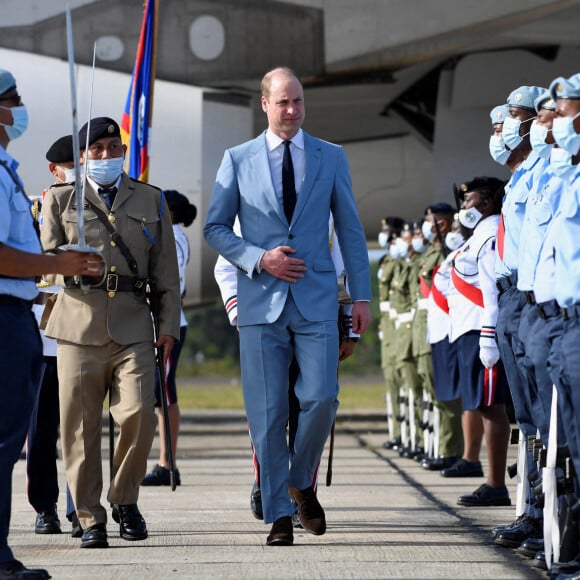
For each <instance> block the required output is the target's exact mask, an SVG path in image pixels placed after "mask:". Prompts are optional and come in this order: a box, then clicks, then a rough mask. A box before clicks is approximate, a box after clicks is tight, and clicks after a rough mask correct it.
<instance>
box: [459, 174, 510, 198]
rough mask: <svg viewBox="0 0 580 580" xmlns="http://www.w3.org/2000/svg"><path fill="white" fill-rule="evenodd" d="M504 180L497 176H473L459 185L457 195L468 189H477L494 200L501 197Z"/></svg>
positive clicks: (461, 195) (461, 194)
mask: <svg viewBox="0 0 580 580" xmlns="http://www.w3.org/2000/svg"><path fill="white" fill-rule="evenodd" d="M504 185H505V182H504V181H502V180H501V179H498V178H497V177H474V178H473V179H472V180H471V181H466V182H465V183H462V184H461V185H460V186H459V196H460V199H463V196H464V195H465V194H466V193H467V192H468V191H477V192H479V193H480V194H481V195H484V196H485V197H491V198H493V199H494V200H497V199H501V198H503V195H504V189H503V188H504Z"/></svg>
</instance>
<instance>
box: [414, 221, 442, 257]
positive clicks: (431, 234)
mask: <svg viewBox="0 0 580 580" xmlns="http://www.w3.org/2000/svg"><path fill="white" fill-rule="evenodd" d="M432 229H433V224H432V223H431V222H428V221H427V220H425V221H424V222H423V225H422V226H421V231H422V232H423V237H424V238H425V239H426V240H427V241H428V242H430V243H431V244H432V243H433V242H434V241H435V237H436V236H437V231H432ZM415 251H417V250H415Z"/></svg>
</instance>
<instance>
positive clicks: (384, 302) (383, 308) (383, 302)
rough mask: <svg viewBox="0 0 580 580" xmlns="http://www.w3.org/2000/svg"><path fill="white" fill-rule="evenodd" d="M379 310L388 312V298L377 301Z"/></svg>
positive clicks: (389, 304)
mask: <svg viewBox="0 0 580 580" xmlns="http://www.w3.org/2000/svg"><path fill="white" fill-rule="evenodd" d="M379 310H380V311H381V312H389V310H391V303H390V302H389V301H388V300H381V301H380V302H379Z"/></svg>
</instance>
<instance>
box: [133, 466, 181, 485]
mask: <svg viewBox="0 0 580 580" xmlns="http://www.w3.org/2000/svg"><path fill="white" fill-rule="evenodd" d="M173 476H174V478H175V485H181V476H180V475H179V469H176V470H175V471H174V472H173ZM141 485H171V472H170V471H169V469H167V468H166V467H163V465H159V464H157V465H156V466H155V467H154V468H153V469H152V470H151V472H150V473H148V474H147V475H146V476H145V477H144V478H143V481H142V482H141Z"/></svg>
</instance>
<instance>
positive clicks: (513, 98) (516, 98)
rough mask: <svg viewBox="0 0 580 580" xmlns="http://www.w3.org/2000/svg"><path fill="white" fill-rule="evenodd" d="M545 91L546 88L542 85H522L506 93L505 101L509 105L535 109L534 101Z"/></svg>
mask: <svg viewBox="0 0 580 580" xmlns="http://www.w3.org/2000/svg"><path fill="white" fill-rule="evenodd" d="M545 92H546V89H545V88H544V87H528V86H525V85H523V86H521V87H518V88H517V89H515V90H513V91H512V92H511V93H510V94H509V95H508V98H507V101H506V103H507V104H508V105H509V106H510V107H519V108H520V109H531V110H532V111H535V109H534V101H535V100H536V99H537V98H538V97H539V96H540V95H541V94H542V93H545Z"/></svg>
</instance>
